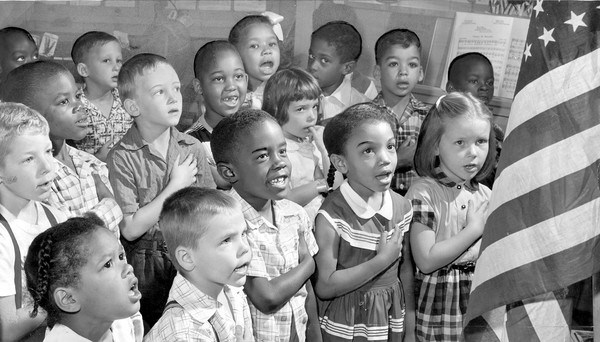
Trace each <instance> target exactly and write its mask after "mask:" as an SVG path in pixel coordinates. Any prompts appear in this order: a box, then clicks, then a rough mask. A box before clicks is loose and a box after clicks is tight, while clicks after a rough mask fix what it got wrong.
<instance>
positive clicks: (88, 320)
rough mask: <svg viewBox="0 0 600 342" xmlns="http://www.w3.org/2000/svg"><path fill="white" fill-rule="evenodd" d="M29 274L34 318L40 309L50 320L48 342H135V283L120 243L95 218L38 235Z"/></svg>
mask: <svg viewBox="0 0 600 342" xmlns="http://www.w3.org/2000/svg"><path fill="white" fill-rule="evenodd" d="M25 272H26V274H27V285H28V289H29V292H30V293H31V296H32V297H33V299H34V307H33V311H32V313H31V314H32V316H34V317H35V316H36V315H37V314H38V310H39V308H42V309H44V310H45V311H46V312H47V315H48V318H47V320H48V328H49V330H48V331H47V332H46V337H45V339H44V341H45V342H54V341H56V342H58V341H67V340H68V341H88V340H89V341H94V342H96V341H103V342H104V341H106V342H108V341H112V342H123V341H131V342H133V341H135V340H136V336H135V334H134V331H135V329H134V327H133V323H132V320H131V319H130V318H128V317H130V316H132V315H133V314H135V313H136V312H138V310H139V309H140V298H141V295H140V292H139V291H138V289H137V278H136V277H135V276H134V275H133V268H132V267H131V266H130V265H129V264H127V261H126V260H125V252H124V251H123V247H121V245H120V244H119V242H118V240H117V238H116V237H115V236H114V235H113V234H112V233H111V232H110V231H109V230H108V229H106V228H104V227H103V222H102V220H100V219H99V218H98V217H97V216H95V215H94V214H91V215H90V216H89V217H76V218H71V219H69V220H67V221H66V222H63V223H61V224H58V225H56V226H54V227H52V228H50V229H48V230H46V231H45V232H43V233H41V234H40V235H38V236H37V237H36V238H35V239H34V240H33V242H32V243H31V246H30V247H29V253H28V255H27V259H26V261H25ZM138 338H139V339H141V336H138Z"/></svg>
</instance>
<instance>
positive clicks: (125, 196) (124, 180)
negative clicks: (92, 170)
mask: <svg viewBox="0 0 600 342" xmlns="http://www.w3.org/2000/svg"><path fill="white" fill-rule="evenodd" d="M111 152H112V153H111V154H110V155H109V156H108V158H107V161H108V164H107V166H108V175H109V180H110V184H111V186H112V188H113V189H114V194H115V200H116V201H117V204H118V205H119V206H120V207H121V210H122V213H123V214H124V215H129V214H134V213H135V212H136V211H137V210H138V209H139V207H140V204H139V202H138V198H137V192H136V185H135V182H134V179H135V178H134V175H133V169H132V168H131V167H129V165H127V163H126V161H125V158H124V152H123V151H120V150H113V151H111Z"/></svg>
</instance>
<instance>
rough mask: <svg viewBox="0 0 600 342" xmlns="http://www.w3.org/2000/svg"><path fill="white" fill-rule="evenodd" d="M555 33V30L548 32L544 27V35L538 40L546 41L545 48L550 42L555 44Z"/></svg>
mask: <svg viewBox="0 0 600 342" xmlns="http://www.w3.org/2000/svg"><path fill="white" fill-rule="evenodd" d="M553 32H554V29H552V30H550V31H548V30H546V28H545V27H544V34H543V35H541V36H539V37H538V39H541V40H543V41H544V47H546V46H547V45H548V43H549V42H555V41H556V40H554V38H553V37H552V33H553Z"/></svg>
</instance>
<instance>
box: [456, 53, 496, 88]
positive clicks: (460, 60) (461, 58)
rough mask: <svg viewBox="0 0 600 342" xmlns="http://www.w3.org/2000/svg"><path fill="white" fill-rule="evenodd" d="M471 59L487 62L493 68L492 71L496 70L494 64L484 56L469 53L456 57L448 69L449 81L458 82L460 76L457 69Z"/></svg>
mask: <svg viewBox="0 0 600 342" xmlns="http://www.w3.org/2000/svg"><path fill="white" fill-rule="evenodd" d="M471 58H481V59H483V60H485V61H486V62H487V63H488V64H489V65H490V66H491V67H492V70H493V69H494V66H493V65H492V62H491V61H490V60H489V58H487V57H486V56H485V55H484V54H482V53H479V52H467V53H463V54H462V55H459V56H456V57H454V59H453V60H452V62H450V66H449V67H448V80H449V81H454V80H456V77H457V76H458V75H457V74H456V69H457V68H456V67H457V66H458V65H460V64H462V63H463V62H466V61H467V60H468V59H471Z"/></svg>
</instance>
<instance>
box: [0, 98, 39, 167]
mask: <svg viewBox="0 0 600 342" xmlns="http://www.w3.org/2000/svg"><path fill="white" fill-rule="evenodd" d="M49 132H50V128H49V127H48V122H47V121H46V119H44V117H43V116H42V115H40V113H38V112H37V111H35V110H33V109H31V108H29V107H27V106H26V105H24V104H20V103H13V102H4V103H0V164H3V163H4V158H6V156H7V155H8V153H9V149H10V146H11V145H12V144H11V141H12V140H14V139H15V137H17V136H21V135H25V134H40V135H46V136H47V135H48V134H49Z"/></svg>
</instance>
